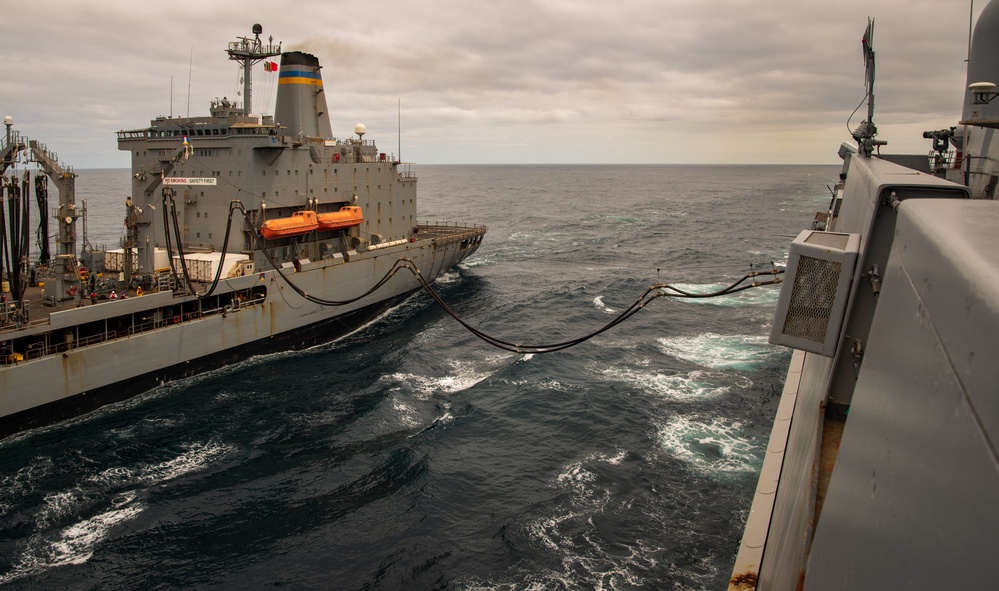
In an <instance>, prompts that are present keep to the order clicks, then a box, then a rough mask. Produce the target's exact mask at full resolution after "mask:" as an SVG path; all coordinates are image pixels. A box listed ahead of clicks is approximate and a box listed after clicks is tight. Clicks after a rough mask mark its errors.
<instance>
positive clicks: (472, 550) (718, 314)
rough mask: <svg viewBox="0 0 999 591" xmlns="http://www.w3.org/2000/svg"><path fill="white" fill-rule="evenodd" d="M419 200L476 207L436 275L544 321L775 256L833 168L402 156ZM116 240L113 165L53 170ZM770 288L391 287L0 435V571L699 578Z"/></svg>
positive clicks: (459, 209) (187, 585)
mask: <svg viewBox="0 0 999 591" xmlns="http://www.w3.org/2000/svg"><path fill="white" fill-rule="evenodd" d="M415 171H416V172H417V174H418V175H419V177H420V212H421V213H420V216H419V217H420V219H421V220H426V221H433V220H443V219H448V220H456V221H468V222H476V223H483V224H486V225H488V226H489V233H488V234H487V236H486V239H485V241H484V242H483V244H482V246H481V248H480V249H479V251H478V252H477V253H476V254H475V255H474V256H473V257H472V258H470V259H468V260H467V261H465V262H464V263H463V264H462V265H460V266H459V267H458V268H456V269H454V270H452V271H451V272H450V273H448V274H446V275H445V276H443V277H442V278H440V279H439V280H438V281H437V283H436V286H437V288H438V290H439V291H440V293H441V295H442V296H443V297H444V299H445V300H447V301H448V302H450V303H451V305H452V307H453V308H454V309H455V310H456V311H457V312H458V313H459V314H460V315H461V316H462V317H463V318H464V319H465V320H467V321H468V322H469V323H471V324H472V325H474V326H477V327H479V328H480V329H482V330H483V331H485V332H487V333H490V334H493V335H495V336H497V337H500V338H503V339H504V340H508V341H516V342H520V343H526V344H535V343H536V344H543V343H551V342H557V341H562V340H565V339H567V338H571V337H574V336H578V335H581V334H585V333H588V332H591V331H592V330H594V329H596V328H597V327H599V326H602V325H603V324H605V323H606V322H608V321H609V320H610V319H611V318H613V316H614V314H615V313H616V312H617V311H620V310H623V309H624V308H626V307H627V306H628V305H630V304H631V303H632V302H633V301H634V300H635V299H637V298H638V297H639V295H641V293H642V291H643V290H644V289H645V288H646V287H647V286H649V285H651V284H654V283H659V282H669V283H674V284H680V285H682V286H684V287H685V288H687V289H691V290H700V291H710V290H712V289H717V288H718V287H719V286H721V285H724V284H727V283H729V282H731V281H733V280H734V279H736V278H738V277H740V276H741V275H742V274H744V273H745V272H747V271H749V270H750V269H751V268H757V269H759V268H769V266H770V265H771V263H776V264H781V263H783V262H784V260H785V259H786V256H787V248H788V244H789V242H790V240H791V239H792V238H793V236H794V235H796V234H797V232H798V231H799V230H800V229H802V228H804V227H805V226H807V225H808V223H809V222H810V221H811V218H812V216H813V214H814V211H815V210H816V209H821V208H823V207H824V206H825V205H826V204H827V203H828V199H829V192H828V190H827V189H826V185H827V183H830V182H832V181H833V180H834V179H835V177H836V173H837V168H836V167H834V166H651V165H644V166H619V165H613V166H610V165H608V166H542V165H538V166H417V167H415ZM78 172H79V173H80V176H79V178H78V179H77V198H78V200H82V199H86V200H87V202H88V211H89V216H88V234H89V238H90V241H91V242H92V243H93V244H106V245H108V246H110V247H114V246H116V245H117V240H118V237H119V236H120V233H121V232H120V228H121V220H122V218H123V216H124V206H123V203H124V199H125V196H126V194H127V193H128V175H127V171H117V170H82V171H78ZM777 291H778V288H777V287H762V288H758V289H751V290H748V291H745V292H741V293H738V294H733V295H729V296H725V297H722V298H715V299H706V300H689V299H668V298H660V299H657V300H656V301H654V302H653V303H651V304H650V305H649V306H647V307H646V308H645V309H643V310H641V311H640V312H639V313H638V314H636V315H635V316H634V317H632V318H631V319H630V320H628V321H626V322H624V323H622V324H621V325H619V326H617V327H615V328H614V329H612V330H610V331H608V332H606V333H603V334H602V335H599V336H597V337H595V338H593V339H592V340H590V341H588V342H586V343H584V344H582V345H579V346H577V347H574V348H571V349H567V350H565V351H561V352H557V353H551V354H536V355H516V354H512V353H508V352H504V351H500V350H497V349H494V348H492V347H490V346H489V345H487V344H486V343H484V342H482V341H480V340H478V339H477V338H476V337H475V336H473V335H471V334H470V333H468V332H466V331H465V329H464V328H462V327H461V326H460V325H458V324H457V323H456V322H454V321H453V320H452V319H451V318H450V317H448V316H447V315H446V314H444V313H443V312H442V311H441V310H439V309H438V308H437V307H436V305H435V304H434V303H433V301H432V300H431V299H430V298H429V297H427V296H426V295H425V294H417V295H415V296H413V297H411V298H410V299H408V300H407V301H405V302H404V303H402V304H401V305H399V306H397V307H396V308H394V309H392V310H390V311H389V312H388V313H386V314H385V315H384V316H382V317H381V318H379V319H377V320H376V321H374V322H372V323H370V324H369V325H367V326H365V327H363V328H362V329H360V330H358V331H356V332H355V333H353V334H351V335H349V336H347V337H345V338H343V339H341V340H338V341H336V342H333V343H329V344H326V345H322V346H319V347H315V348H313V349H310V350H306V351H300V352H293V353H280V354H274V355H268V356H262V357H255V358H252V359H249V360H247V361H245V362H243V363H240V364H237V365H232V366H229V367H226V368H224V369H221V370H218V371H215V372H211V373H208V374H204V375H201V376H198V377H195V378H192V379H187V380H183V381H179V382H175V383H171V384H167V385H164V386H162V387H160V388H157V389H156V390H153V391H150V392H148V393H147V394H145V395H142V396H140V397H138V398H135V399H132V400H130V401H127V402H125V403H122V404H118V405H114V406H110V407H105V408H104V409H101V410H99V411H97V412H95V413H92V414H90V415H88V416H86V417H82V418H79V419H75V420H73V421H69V422H65V423H62V424H59V425H55V426H51V427H47V428H44V429H39V430H35V431H32V432H29V433H26V434H22V435H18V436H16V437H12V438H8V439H6V440H3V441H0V589H7V588H10V589H56V588H58V589H246V588H286V589H460V590H486V589H503V590H512V589H722V588H724V587H725V585H726V583H727V580H728V576H729V574H730V570H731V567H732V564H733V562H734V560H735V554H736V551H737V547H738V543H739V540H740V537H741V531H742V527H743V524H744V522H745V519H746V516H747V513H748V510H749V506H750V502H751V499H752V494H753V490H754V488H755V485H756V478H757V475H758V471H759V468H760V465H761V463H762V456H763V454H764V450H765V446H766V442H767V438H768V436H769V432H770V427H771V424H772V419H773V416H774V413H775V411H776V405H777V401H778V398H779V395H780V390H781V387H782V381H783V377H784V375H785V372H786V364H787V362H788V360H789V357H790V356H789V353H788V352H787V351H786V350H783V349H782V348H779V347H774V346H771V345H769V344H768V343H767V335H768V333H769V327H770V322H771V314H772V312H773V307H774V305H775V303H776V299H777Z"/></svg>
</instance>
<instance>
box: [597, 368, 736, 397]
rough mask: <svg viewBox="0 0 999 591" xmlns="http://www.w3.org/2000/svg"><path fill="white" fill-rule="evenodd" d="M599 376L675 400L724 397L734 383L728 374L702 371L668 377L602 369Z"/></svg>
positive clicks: (628, 369)
mask: <svg viewBox="0 0 999 591" xmlns="http://www.w3.org/2000/svg"><path fill="white" fill-rule="evenodd" d="M600 373H601V374H602V375H603V376H604V377H605V378H608V379H611V380H614V381H618V382H622V383H625V384H628V385H629V386H632V387H636V388H638V389H639V390H642V391H644V392H648V393H650V394H653V395H655V396H659V397H662V398H665V399H668V400H677V401H691V400H710V399H714V398H718V397H721V396H724V395H725V394H727V393H728V392H729V391H730V389H731V385H732V384H733V379H732V376H731V375H726V374H722V373H719V372H710V371H702V370H696V371H692V372H689V373H685V374H683V373H680V374H668V373H663V372H659V371H654V370H648V369H640V368H632V367H603V368H602V369H601V370H600Z"/></svg>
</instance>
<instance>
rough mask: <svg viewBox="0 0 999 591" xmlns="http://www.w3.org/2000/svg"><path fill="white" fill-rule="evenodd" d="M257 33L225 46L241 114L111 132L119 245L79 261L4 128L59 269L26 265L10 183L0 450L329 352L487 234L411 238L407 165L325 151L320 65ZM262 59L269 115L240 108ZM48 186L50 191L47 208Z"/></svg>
mask: <svg viewBox="0 0 999 591" xmlns="http://www.w3.org/2000/svg"><path fill="white" fill-rule="evenodd" d="M261 34H262V28H261V27H260V25H254V27H253V33H252V36H248V37H239V38H237V40H236V41H234V42H231V43H229V46H228V49H227V53H228V56H229V59H231V60H233V61H235V62H236V63H237V65H238V67H239V68H240V69H241V72H242V79H243V81H244V87H243V93H242V95H243V103H242V104H238V103H236V102H230V101H229V100H228V99H227V98H224V99H221V100H219V99H216V100H213V101H212V104H211V106H210V114H209V115H208V116H203V117H173V116H170V117H158V118H156V119H154V120H152V121H151V122H150V124H149V126H147V127H142V128H139V129H133V130H126V131H121V132H118V147H119V149H121V150H125V151H128V152H129V153H130V154H131V161H132V166H131V182H132V194H131V196H130V197H129V198H128V199H126V200H125V203H124V206H125V216H124V224H125V228H124V232H123V235H124V236H125V238H124V242H123V244H121V245H120V246H121V248H118V249H114V250H107V251H95V250H93V249H88V248H86V247H84V248H82V249H81V252H79V253H78V251H77V230H78V226H80V225H81V218H83V219H84V220H85V217H84V216H83V210H84V208H82V207H78V206H77V204H76V202H75V195H74V191H75V186H74V179H75V174H74V173H73V171H72V169H71V168H69V167H67V166H65V165H64V164H62V163H61V162H60V161H59V160H58V158H57V157H56V156H55V154H53V153H52V152H50V151H49V150H48V149H47V148H46V146H45V145H44V144H41V143H39V142H36V141H29V140H27V139H25V138H22V137H21V136H20V134H18V133H17V132H16V131H14V130H12V121H11V120H10V119H9V118H8V119H7V120H5V123H6V127H7V133H6V138H5V139H4V141H3V144H2V157H3V172H4V173H5V174H6V171H7V170H8V168H10V167H11V166H13V165H14V164H16V163H18V162H28V161H33V162H36V163H37V164H38V166H39V167H40V168H41V170H42V171H43V173H44V176H43V175H39V176H38V177H36V178H35V182H34V189H35V193H36V197H37V199H38V203H39V204H40V205H39V207H40V208H41V210H42V212H43V214H44V215H43V217H44V218H47V219H52V220H53V223H54V224H56V225H57V226H58V228H57V230H56V232H55V244H56V252H55V253H54V256H51V257H50V256H49V255H48V250H47V249H48V244H47V243H48V239H47V237H46V238H45V239H44V244H42V245H39V247H40V250H41V252H42V255H41V257H40V259H39V261H37V263H36V262H31V261H29V260H28V256H27V253H28V252H29V250H30V249H29V248H28V242H27V237H28V235H30V234H31V233H32V232H33V231H34V226H33V225H32V226H31V227H30V228H29V226H28V221H29V219H30V217H31V216H30V213H29V210H30V208H29V206H28V201H29V193H30V190H31V185H32V183H31V182H30V181H29V180H28V179H27V176H25V178H24V180H23V181H19V180H18V179H8V178H6V177H4V178H5V181H6V182H5V185H6V189H7V193H6V199H5V205H9V207H7V208H5V215H4V216H3V219H0V222H3V223H4V227H5V230H4V231H3V232H0V233H2V234H4V236H5V240H3V241H0V242H3V243H4V244H5V248H6V252H0V260H5V261H7V262H6V264H5V265H4V269H3V271H4V274H3V275H4V296H3V300H4V301H3V305H2V309H0V436H7V435H9V434H11V433H15V432H18V431H21V430H24V429H29V428H32V427H37V426H40V425H44V424H48V423H52V422H55V421H59V420H62V419H65V418H68V417H73V416H78V415H80V414H83V413H86V412H88V411H91V410H93V409H95V408H97V407H99V406H102V405H105V404H108V403H112V402H115V401H120V400H123V399H126V398H129V397H131V396H134V395H136V394H139V393H141V392H144V391H147V390H149V389H151V388H154V387H156V386H158V385H160V384H163V383H166V382H169V381H171V380H176V379H178V378H183V377H186V376H192V375H195V374H197V373H200V372H204V371H206V370H210V369H213V368H218V367H221V366H223V365H227V364H230V363H233V362H237V361H240V360H243V359H246V358H247V357H249V356H252V355H256V354H262V353H268V352H274V351H280V350H289V349H298V348H302V347H307V346H311V345H314V344H317V343H321V342H325V341H329V340H332V339H334V338H336V337H339V336H342V335H344V334H346V333H347V332H349V331H351V330H354V329H356V328H357V327H358V326H360V325H361V324H363V323H365V322H367V321H370V320H371V319H373V318H374V317H376V316H377V315H378V314H380V313H382V312H384V311H385V310H386V309H388V308H389V307H391V306H393V305H395V304H397V303H399V302H401V301H402V300H403V299H404V298H406V297H407V296H409V295H411V294H413V293H414V292H415V291H416V290H418V289H420V287H421V283H420V281H421V279H422V280H423V281H427V282H430V281H433V280H434V279H435V278H436V277H438V276H440V275H441V274H442V273H445V272H446V271H448V270H449V269H451V268H452V267H454V266H455V265H456V264H457V263H459V262H460V261H462V260H463V259H465V258H466V257H468V256H469V255H471V254H472V253H474V252H475V250H476V249H477V248H478V246H479V244H480V243H481V241H482V238H483V236H484V235H485V233H486V228H485V227H484V226H480V225H474V224H459V223H439V222H438V223H434V224H420V223H419V222H418V220H417V217H416V213H417V209H416V207H417V198H416V185H417V178H416V175H415V174H414V173H413V172H412V170H411V168H410V166H409V165H408V164H406V163H402V162H400V161H399V160H398V158H396V157H389V156H387V155H386V154H385V153H384V152H379V151H378V148H377V147H376V145H375V143H374V142H373V141H371V140H368V139H365V137H364V135H365V132H366V129H365V127H364V126H363V125H361V124H358V125H357V126H356V127H355V128H354V134H353V135H351V136H350V137H347V138H335V137H334V136H333V133H332V128H331V123H330V116H329V109H328V107H327V103H326V98H325V93H324V86H323V80H322V75H321V67H320V65H319V59H318V58H317V57H316V56H314V55H311V54H308V53H303V52H298V51H290V52H282V51H281V46H280V44H277V45H275V44H274V43H273V39H268V40H262V39H261V37H260V35H261ZM278 56H280V65H278V64H277V63H276V62H271V61H269V60H270V59H272V58H276V57H278ZM262 62H263V63H264V68H265V69H266V70H268V71H271V70H276V71H277V74H278V76H279V78H278V90H277V98H276V103H275V105H274V114H273V115H266V114H259V113H256V112H254V110H253V108H252V101H251V90H252V82H251V80H252V73H253V70H252V69H253V67H254V66H255V65H258V64H260V63H262ZM48 180H51V181H52V184H53V185H55V187H56V188H57V190H58V193H59V202H58V205H57V206H53V207H51V208H48V207H47V206H46V205H42V204H43V203H47V201H46V200H47V195H48V182H47V181H48ZM43 221H44V220H43ZM46 225H47V224H45V223H43V224H42V226H43V227H44V226H46ZM29 229H30V231H29ZM0 250H3V248H0Z"/></svg>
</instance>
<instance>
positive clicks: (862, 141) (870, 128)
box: [853, 18, 888, 156]
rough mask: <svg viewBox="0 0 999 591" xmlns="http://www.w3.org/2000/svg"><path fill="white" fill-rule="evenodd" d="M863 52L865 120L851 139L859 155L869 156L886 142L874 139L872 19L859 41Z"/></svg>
mask: <svg viewBox="0 0 999 591" xmlns="http://www.w3.org/2000/svg"><path fill="white" fill-rule="evenodd" d="M861 44H862V45H863V50H864V66H865V69H866V73H865V77H864V78H865V83H866V85H867V119H866V120H865V121H863V122H861V124H860V126H859V127H857V129H856V130H854V132H853V139H855V140H857V145H858V147H859V148H860V153H861V154H862V155H864V156H870V155H871V154H872V153H873V152H874V147H875V146H883V145H885V144H887V143H888V142H886V141H882V140H876V139H874V136H876V135H878V128H877V126H875V125H874V19H870V18H869V19H867V30H865V31H864V37H863V39H862V40H861Z"/></svg>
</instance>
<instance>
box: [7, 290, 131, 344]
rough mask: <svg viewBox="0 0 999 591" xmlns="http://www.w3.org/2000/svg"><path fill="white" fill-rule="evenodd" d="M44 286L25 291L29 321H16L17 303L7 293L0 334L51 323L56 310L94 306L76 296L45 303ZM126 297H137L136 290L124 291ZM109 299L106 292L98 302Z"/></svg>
mask: <svg viewBox="0 0 999 591" xmlns="http://www.w3.org/2000/svg"><path fill="white" fill-rule="evenodd" d="M43 289H44V288H43V287H42V286H41V285H37V286H34V287H29V288H28V289H26V290H25V292H24V299H25V300H26V301H27V302H28V321H27V322H24V323H17V322H16V321H15V314H14V310H15V306H16V304H15V303H14V302H12V301H10V300H9V298H10V294H5V295H7V297H8V301H6V302H4V304H3V307H2V309H0V335H2V334H3V333H5V332H14V331H16V330H20V329H22V328H25V327H26V326H38V325H43V324H48V323H49V316H50V315H51V314H52V313H54V312H62V311H63V310H73V309H75V308H80V307H83V306H92V305H94V304H92V303H91V301H90V298H89V297H83V298H82V299H79V300H77V299H76V298H69V299H66V300H62V301H59V302H56V304H55V305H54V306H51V305H48V304H46V303H45V301H44V299H43V298H42V295H43ZM122 295H124V296H125V297H126V298H131V297H135V291H128V292H123V293H122ZM107 301H109V296H108V294H106V293H102V294H100V295H99V296H98V298H97V303H101V302H107Z"/></svg>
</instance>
